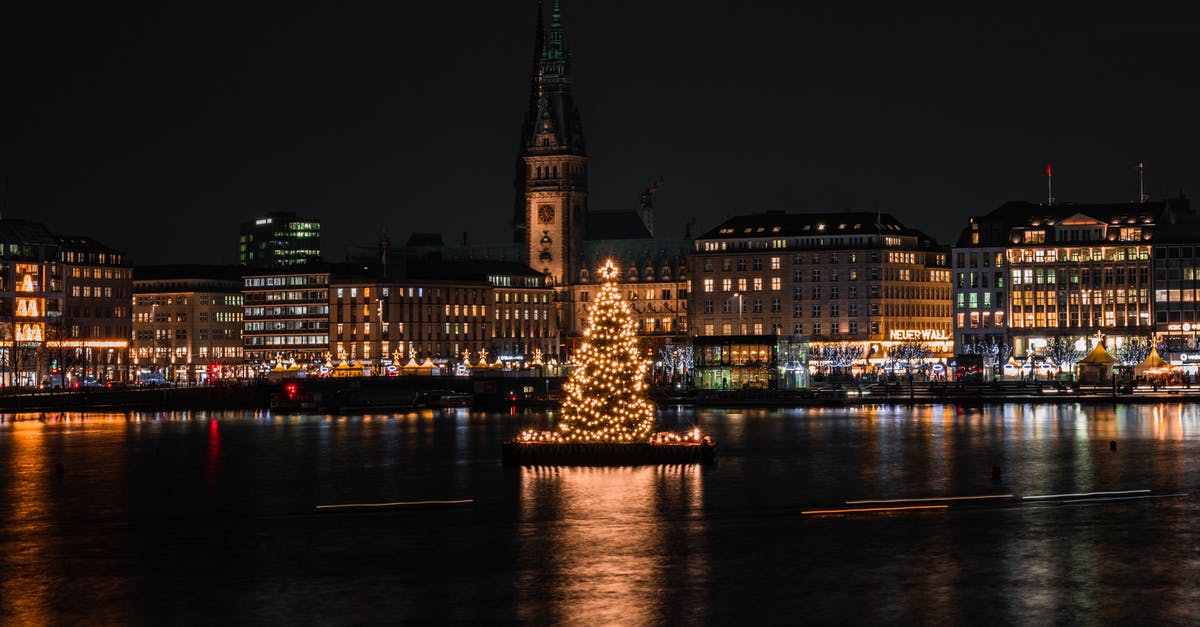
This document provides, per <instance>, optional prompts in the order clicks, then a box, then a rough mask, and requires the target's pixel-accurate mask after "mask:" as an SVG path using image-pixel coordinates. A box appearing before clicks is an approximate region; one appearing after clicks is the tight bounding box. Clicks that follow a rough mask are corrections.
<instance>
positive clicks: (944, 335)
mask: <svg viewBox="0 0 1200 627" xmlns="http://www.w3.org/2000/svg"><path fill="white" fill-rule="evenodd" d="M888 339H890V340H895V341H900V342H904V341H908V340H925V341H929V342H949V341H950V332H949V331H938V330H937V329H892V330H891V332H890V333H889V336H888Z"/></svg>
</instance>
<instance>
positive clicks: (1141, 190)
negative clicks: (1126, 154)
mask: <svg viewBox="0 0 1200 627" xmlns="http://www.w3.org/2000/svg"><path fill="white" fill-rule="evenodd" d="M1133 169H1134V170H1137V173H1138V202H1139V203H1145V202H1146V201H1147V200H1150V197H1149V196H1147V195H1146V184H1145V174H1146V163H1145V162H1144V161H1138V163H1137V165H1135V166H1133Z"/></svg>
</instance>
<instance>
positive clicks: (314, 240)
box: [238, 212, 321, 268]
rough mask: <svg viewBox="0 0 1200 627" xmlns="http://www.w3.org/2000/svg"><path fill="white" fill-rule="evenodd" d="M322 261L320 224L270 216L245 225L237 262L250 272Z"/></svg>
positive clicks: (288, 216) (288, 215) (285, 215)
mask: <svg viewBox="0 0 1200 627" xmlns="http://www.w3.org/2000/svg"><path fill="white" fill-rule="evenodd" d="M320 261H321V221H320V220H316V219H312V218H300V217H297V216H296V214H294V213H289V212H274V213H268V214H266V215H264V216H262V217H260V218H257V219H255V220H252V221H250V222H243V223H242V226H241V236H240V237H239V238H238V262H239V263H240V264H241V265H243V266H246V267H248V268H292V267H297V266H304V265H310V264H315V263H319V262H320Z"/></svg>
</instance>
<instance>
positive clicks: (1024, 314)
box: [952, 198, 1191, 367]
mask: <svg viewBox="0 0 1200 627" xmlns="http://www.w3.org/2000/svg"><path fill="white" fill-rule="evenodd" d="M1190 215H1191V212H1190V207H1189V206H1188V204H1187V202H1186V199H1182V198H1181V199H1175V200H1168V201H1156V202H1142V203H1110V204H1069V203H1068V204H1056V205H1039V204H1034V203H1025V202H1012V203H1007V204H1005V205H1003V206H1001V207H1000V208H998V209H996V210H994V211H992V212H991V213H988V214H986V215H983V216H979V217H975V218H972V219H971V221H970V223H969V225H968V227H967V228H966V229H965V230H964V232H963V234H962V236H961V237H960V238H959V242H958V245H957V246H955V248H954V250H953V254H952V258H953V260H954V267H953V272H954V325H955V341H956V346H957V350H958V351H959V352H971V349H970V348H969V347H970V346H972V345H975V344H979V343H983V344H1001V345H1004V346H1005V347H1006V349H1007V350H1008V351H1009V352H1011V353H1012V355H1013V356H1014V358H1015V359H1016V360H1017V361H1021V362H1040V361H1045V362H1048V363H1052V364H1053V365H1054V366H1055V367H1067V366H1068V362H1069V363H1070V365H1073V363H1074V360H1075V359H1077V358H1079V357H1082V356H1083V355H1086V354H1087V353H1088V351H1090V350H1091V349H1092V348H1093V347H1094V346H1095V345H1096V343H1098V342H1105V344H1106V346H1107V347H1108V348H1109V349H1110V350H1111V349H1120V347H1121V346H1122V345H1123V344H1124V343H1125V342H1128V341H1139V342H1146V341H1150V339H1151V338H1152V336H1153V335H1154V334H1155V332H1156V330H1157V329H1156V324H1157V322H1156V321H1157V319H1158V318H1159V317H1163V318H1164V325H1169V324H1170V322H1169V320H1170V318H1171V317H1173V316H1172V314H1171V313H1165V315H1163V316H1159V315H1158V313H1157V312H1156V307H1159V306H1161V304H1156V300H1157V299H1156V289H1157V285H1156V283H1155V280H1156V277H1157V274H1155V272H1154V270H1153V264H1154V261H1155V259H1156V255H1157V254H1158V253H1156V252H1155V243H1156V241H1157V238H1158V236H1159V234H1160V233H1161V232H1162V230H1163V227H1164V226H1165V225H1173V224H1174V223H1175V222H1177V221H1180V220H1185V219H1190V218H1189V216H1190ZM1170 228H1174V227H1173V226H1171V227H1170ZM1182 250H1183V249H1182V247H1180V248H1179V249H1177V251H1176V254H1178V253H1179V252H1181V251H1182ZM1163 254H1164V255H1166V254H1169V253H1167V252H1164V253H1163ZM1162 261H1163V263H1164V266H1169V265H1170V264H1169V259H1168V258H1167V257H1163V259H1162ZM1164 269H1165V270H1166V271H1165V272H1164V273H1163V274H1162V276H1163V277H1164V279H1163V281H1164V283H1163V285H1164V286H1166V287H1165V289H1166V290H1168V291H1166V292H1165V293H1164V294H1163V296H1164V297H1166V298H1167V299H1168V300H1167V301H1166V302H1168V303H1169V302H1172V301H1170V300H1169V298H1170V296H1171V295H1172V293H1171V292H1170V291H1169V290H1170V289H1171V288H1170V287H1169V285H1168V284H1169V282H1170V281H1171V280H1170V279H1168V278H1166V277H1168V276H1174V273H1172V272H1171V271H1170V270H1169V269H1166V268H1164ZM1180 274H1182V269H1180ZM1180 296H1181V298H1180V305H1181V307H1180V311H1179V313H1178V314H1177V315H1178V317H1179V322H1178V324H1179V325H1180V330H1182V319H1183V316H1184V313H1183V311H1182V305H1183V303H1182V292H1180ZM1172 307H1173V305H1167V306H1166V308H1165V309H1163V311H1164V312H1169V311H1171V310H1172ZM1167 329H1168V330H1169V327H1167Z"/></svg>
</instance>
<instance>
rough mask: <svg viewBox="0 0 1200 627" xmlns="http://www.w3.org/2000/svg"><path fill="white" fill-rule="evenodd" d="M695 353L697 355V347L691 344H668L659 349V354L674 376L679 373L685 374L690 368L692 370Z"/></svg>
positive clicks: (670, 373)
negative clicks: (694, 347)
mask: <svg viewBox="0 0 1200 627" xmlns="http://www.w3.org/2000/svg"><path fill="white" fill-rule="evenodd" d="M693 355H695V349H693V348H692V347H691V346H667V347H664V348H660V349H658V356H659V358H660V359H661V360H662V362H663V365H665V366H666V367H667V368H668V371H669V372H668V374H669V375H670V376H672V377H674V376H675V374H677V373H678V374H680V375H685V374H687V371H688V370H691V368H692V357H693Z"/></svg>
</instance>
